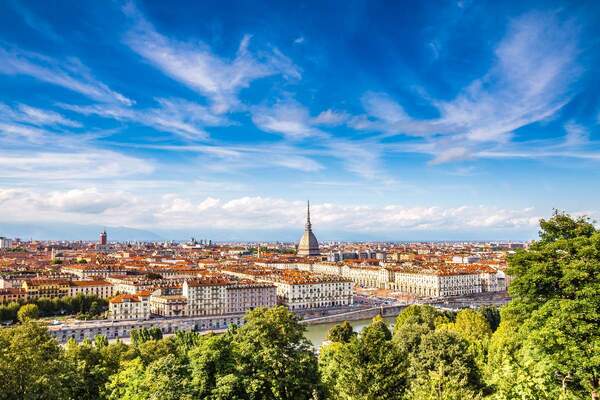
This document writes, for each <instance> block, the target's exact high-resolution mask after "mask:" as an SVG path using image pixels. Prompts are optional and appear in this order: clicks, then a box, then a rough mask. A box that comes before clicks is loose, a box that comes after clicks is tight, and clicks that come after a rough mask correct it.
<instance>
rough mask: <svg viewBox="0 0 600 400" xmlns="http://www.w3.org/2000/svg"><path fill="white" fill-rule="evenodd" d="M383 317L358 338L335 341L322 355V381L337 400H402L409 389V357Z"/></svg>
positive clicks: (376, 318)
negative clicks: (406, 388)
mask: <svg viewBox="0 0 600 400" xmlns="http://www.w3.org/2000/svg"><path fill="white" fill-rule="evenodd" d="M391 339H392V334H391V332H390V330H389V328H388V327H387V324H386V323H385V321H384V320H383V319H382V318H381V317H375V318H374V319H373V322H372V323H371V325H370V326H368V327H366V328H365V329H364V330H363V331H362V332H361V334H360V335H359V336H358V337H352V338H351V340H350V341H349V342H347V343H344V342H334V343H333V344H332V345H331V346H327V347H325V348H324V349H323V350H322V352H321V355H320V366H321V369H322V370H323V379H324V383H325V384H326V386H327V387H328V388H329V395H330V397H332V398H334V399H348V400H349V399H365V400H366V399H401V398H402V395H403V392H404V389H405V386H406V357H405V355H404V354H402V353H401V352H400V351H399V349H398V348H397V347H396V346H395V345H394V343H393V342H392V340H391Z"/></svg>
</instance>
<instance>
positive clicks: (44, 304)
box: [0, 294, 108, 321]
mask: <svg viewBox="0 0 600 400" xmlns="http://www.w3.org/2000/svg"><path fill="white" fill-rule="evenodd" d="M29 304H33V305H35V306H37V307H38V310H39V316H40V317H51V316H56V315H73V314H76V315H77V316H79V317H80V318H82V319H91V318H97V317H98V316H100V315H101V314H102V313H104V312H105V311H106V310H108V301H107V300H106V299H102V298H100V297H98V296H95V295H83V294H78V295H77V296H74V297H56V298H53V299H49V298H46V297H41V298H38V299H29V300H28V301H27V302H23V303H16V302H12V303H8V304H1V305H0V321H17V313H18V312H19V309H20V308H21V307H25V306H26V305H29Z"/></svg>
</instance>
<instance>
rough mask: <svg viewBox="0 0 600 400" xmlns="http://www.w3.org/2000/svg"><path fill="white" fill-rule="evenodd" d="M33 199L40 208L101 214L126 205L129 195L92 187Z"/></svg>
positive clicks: (54, 192) (52, 193)
mask: <svg viewBox="0 0 600 400" xmlns="http://www.w3.org/2000/svg"><path fill="white" fill-rule="evenodd" d="M33 200H34V201H35V202H36V203H37V204H39V205H40V207H41V208H47V209H50V210H55V211H60V212H67V213H79V214H101V213H103V212H105V211H106V210H109V209H111V208H117V207H127V206H128V205H129V203H130V200H131V196H130V195H125V194H124V193H122V192H111V193H105V192H101V191H99V190H98V189H97V188H94V187H92V188H86V189H72V190H67V191H52V192H49V193H47V194H45V195H44V196H43V197H39V198H34V199H33Z"/></svg>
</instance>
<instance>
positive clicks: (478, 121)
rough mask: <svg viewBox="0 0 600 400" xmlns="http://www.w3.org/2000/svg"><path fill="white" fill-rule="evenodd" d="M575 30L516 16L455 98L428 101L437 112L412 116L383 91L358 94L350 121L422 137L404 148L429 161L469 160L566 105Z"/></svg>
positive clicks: (553, 20)
mask: <svg viewBox="0 0 600 400" xmlns="http://www.w3.org/2000/svg"><path fill="white" fill-rule="evenodd" d="M577 35H578V31H577V28H576V27H575V26H574V24H573V23H571V21H566V22H565V21H560V20H559V19H558V17H557V16H556V15H555V14H553V13H550V12H549V13H538V12H534V13H529V14H526V15H523V16H521V17H519V18H516V19H514V20H513V21H512V22H511V24H510V25H509V27H508V30H507V33H506V35H505V37H504V38H503V39H502V40H501V42H500V43H499V44H498V45H497V47H496V48H495V52H494V56H495V59H494V63H493V65H492V67H491V68H490V70H489V71H488V72H487V73H486V74H485V75H484V76H483V77H481V78H479V79H476V80H474V81H473V82H471V83H470V84H469V85H468V86H467V87H465V88H464V89H463V90H462V91H461V92H460V93H459V94H458V95H457V96H456V97H455V98H454V99H452V100H450V101H446V100H431V99H429V100H430V101H431V102H432V105H433V106H434V107H435V108H437V110H438V112H439V114H440V116H439V117H438V118H432V119H425V120H420V119H415V118H412V117H410V116H409V115H408V114H407V113H406V111H405V110H404V109H403V107H402V106H401V105H400V104H398V103H397V102H396V101H394V100H393V99H392V98H391V97H390V96H388V95H386V94H376V93H375V94H374V93H367V94H366V95H365V96H364V97H363V105H364V108H365V111H366V114H365V115H361V116H357V117H355V118H352V119H351V120H350V122H349V125H350V126H352V127H353V128H355V129H360V130H370V131H378V132H382V133H383V134H384V135H386V136H387V135H399V134H403V135H410V136H418V137H422V138H423V140H424V142H423V143H424V144H422V145H421V146H414V145H409V146H407V147H406V148H405V150H407V151H417V152H418V151H419V150H422V152H424V153H427V154H432V155H433V156H434V163H442V162H448V161H454V160H458V159H464V158H469V157H473V156H474V155H476V154H478V153H479V155H481V152H482V151H488V150H490V148H491V146H495V145H498V144H500V145H503V144H507V143H510V142H511V141H512V138H513V136H514V132H515V131H516V130H517V129H519V128H521V127H524V126H527V125H529V124H532V123H535V122H540V121H543V120H545V119H547V118H549V117H551V116H552V115H554V114H556V113H557V112H558V111H559V110H560V109H561V108H562V107H563V106H564V105H565V104H566V103H568V102H569V100H570V99H571V96H572V95H573V91H572V89H571V84H572V83H573V82H575V80H576V78H577V77H578V76H579V75H580V73H581V68H580V66H579V64H578V63H577V56H578V54H579V49H578V47H577Z"/></svg>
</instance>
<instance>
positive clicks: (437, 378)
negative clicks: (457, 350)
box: [406, 364, 482, 400]
mask: <svg viewBox="0 0 600 400" xmlns="http://www.w3.org/2000/svg"><path fill="white" fill-rule="evenodd" d="M447 368H448V367H447V366H445V365H443V364H441V365H439V366H438V368H437V369H436V370H432V371H428V373H427V374H426V375H423V376H418V377H417V378H416V379H415V380H414V381H413V382H412V384H411V386H410V390H409V392H408V393H407V396H406V399H407V400H464V399H469V400H478V399H481V398H482V397H481V394H480V393H479V392H478V391H476V390H473V389H472V388H471V387H469V385H468V383H467V382H466V378H465V377H461V378H457V377H456V376H453V375H451V374H449V371H448V370H447Z"/></svg>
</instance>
